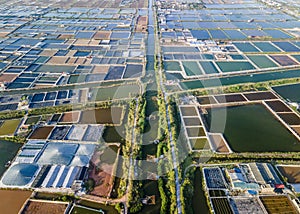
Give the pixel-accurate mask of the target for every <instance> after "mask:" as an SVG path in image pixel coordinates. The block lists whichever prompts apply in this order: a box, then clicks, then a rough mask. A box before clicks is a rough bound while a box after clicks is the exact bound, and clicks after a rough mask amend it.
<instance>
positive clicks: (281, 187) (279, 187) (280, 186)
mask: <svg viewBox="0 0 300 214" xmlns="http://www.w3.org/2000/svg"><path fill="white" fill-rule="evenodd" d="M275 187H276V189H284V185H283V184H275Z"/></svg>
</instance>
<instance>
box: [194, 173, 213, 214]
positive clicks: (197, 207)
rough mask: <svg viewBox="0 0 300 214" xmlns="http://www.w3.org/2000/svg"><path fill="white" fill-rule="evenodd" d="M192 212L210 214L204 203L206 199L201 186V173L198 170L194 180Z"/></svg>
mask: <svg viewBox="0 0 300 214" xmlns="http://www.w3.org/2000/svg"><path fill="white" fill-rule="evenodd" d="M192 206H193V211H194V213H195V214H198V213H199V214H200V213H201V214H208V213H210V211H209V207H208V205H207V202H206V197H205V194H204V191H203V186H202V173H201V170H200V168H197V169H196V172H195V178H194V196H193V202H192Z"/></svg>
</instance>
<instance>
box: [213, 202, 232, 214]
mask: <svg viewBox="0 0 300 214" xmlns="http://www.w3.org/2000/svg"><path fill="white" fill-rule="evenodd" d="M211 201H212V205H213V208H214V211H215V213H216V214H233V212H232V209H231V207H230V204H229V202H228V200H227V198H212V199H211Z"/></svg>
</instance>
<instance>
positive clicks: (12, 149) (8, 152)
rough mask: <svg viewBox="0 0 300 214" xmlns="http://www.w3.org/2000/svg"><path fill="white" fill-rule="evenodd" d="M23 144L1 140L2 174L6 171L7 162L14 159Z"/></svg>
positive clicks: (0, 172)
mask: <svg viewBox="0 0 300 214" xmlns="http://www.w3.org/2000/svg"><path fill="white" fill-rule="evenodd" d="M21 146H22V144H19V143H12V142H9V141H5V140H0V157H1V158H0V176H1V175H2V174H3V173H4V172H5V164H6V163H7V162H8V161H10V160H12V159H13V158H14V156H15V155H16V154H17V152H18V150H19V149H20V148H21Z"/></svg>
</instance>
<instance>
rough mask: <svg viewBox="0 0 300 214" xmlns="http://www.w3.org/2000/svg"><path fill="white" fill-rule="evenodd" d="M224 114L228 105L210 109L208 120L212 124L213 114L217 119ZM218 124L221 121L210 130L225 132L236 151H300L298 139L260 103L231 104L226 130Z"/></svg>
mask: <svg viewBox="0 0 300 214" xmlns="http://www.w3.org/2000/svg"><path fill="white" fill-rule="evenodd" d="M225 110H226V109H225ZM223 114H224V108H215V109H213V110H209V114H208V115H206V120H207V122H208V124H211V117H212V115H213V117H214V118H215V117H216V118H222V115H223ZM218 123H219V122H218ZM218 126H220V124H217V123H215V124H214V127H210V131H211V132H216V133H224V137H225V138H226V140H227V142H228V144H229V146H230V147H231V149H232V150H233V151H235V152H295V151H300V142H299V141H298V140H297V138H296V137H295V136H294V135H292V134H291V133H290V132H289V131H288V130H287V129H286V128H285V127H284V126H283V125H282V124H281V123H280V122H279V121H278V120H276V119H275V117H274V116H273V115H272V113H271V112H269V111H268V110H267V109H266V108H265V107H264V106H263V105H260V104H256V105H244V106H235V107H228V108H227V119H226V127H225V130H222V129H221V128H220V127H218Z"/></svg>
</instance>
